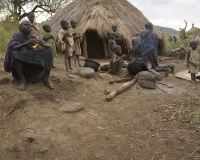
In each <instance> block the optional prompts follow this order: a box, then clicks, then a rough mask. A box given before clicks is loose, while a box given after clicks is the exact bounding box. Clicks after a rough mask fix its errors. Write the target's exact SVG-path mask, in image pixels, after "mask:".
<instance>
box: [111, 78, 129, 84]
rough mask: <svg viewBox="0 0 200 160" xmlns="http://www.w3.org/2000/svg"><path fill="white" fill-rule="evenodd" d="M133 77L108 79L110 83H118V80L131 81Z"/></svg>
mask: <svg viewBox="0 0 200 160" xmlns="http://www.w3.org/2000/svg"><path fill="white" fill-rule="evenodd" d="M132 79H133V78H120V79H114V80H111V81H109V83H110V84H113V83H120V82H128V81H131V80H132Z"/></svg>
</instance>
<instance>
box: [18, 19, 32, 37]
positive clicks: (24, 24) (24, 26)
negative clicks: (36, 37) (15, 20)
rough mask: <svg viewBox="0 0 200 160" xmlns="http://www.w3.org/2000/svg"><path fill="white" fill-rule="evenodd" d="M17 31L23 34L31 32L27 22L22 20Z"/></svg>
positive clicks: (29, 24) (30, 25)
mask: <svg viewBox="0 0 200 160" xmlns="http://www.w3.org/2000/svg"><path fill="white" fill-rule="evenodd" d="M19 31H20V32H22V33H25V34H30V33H31V31H32V24H31V22H30V21H29V20H24V21H22V22H21V23H20V26H19Z"/></svg>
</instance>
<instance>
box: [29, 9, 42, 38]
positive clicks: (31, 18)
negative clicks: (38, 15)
mask: <svg viewBox="0 0 200 160" xmlns="http://www.w3.org/2000/svg"><path fill="white" fill-rule="evenodd" d="M27 17H28V20H29V21H30V22H31V24H32V31H31V34H34V35H36V36H37V37H38V36H39V34H40V28H39V26H38V24H37V23H36V22H35V13H34V12H29V13H28V16H27Z"/></svg>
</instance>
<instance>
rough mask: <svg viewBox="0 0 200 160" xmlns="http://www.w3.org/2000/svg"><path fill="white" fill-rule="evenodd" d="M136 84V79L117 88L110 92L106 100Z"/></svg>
mask: <svg viewBox="0 0 200 160" xmlns="http://www.w3.org/2000/svg"><path fill="white" fill-rule="evenodd" d="M136 82H137V78H134V79H132V80H131V81H130V82H127V83H125V84H123V85H121V86H119V88H117V89H116V90H114V91H112V92H111V93H110V94H109V95H108V96H107V97H106V100H107V101H110V100H112V99H113V98H114V97H115V96H116V95H118V94H120V93H122V92H123V91H125V90H126V89H128V88H130V87H131V86H132V85H134V84H135V83H136Z"/></svg>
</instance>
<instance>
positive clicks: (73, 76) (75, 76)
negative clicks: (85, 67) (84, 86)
mask: <svg viewBox="0 0 200 160" xmlns="http://www.w3.org/2000/svg"><path fill="white" fill-rule="evenodd" d="M68 76H69V77H70V78H79V76H77V75H73V74H69V75H68Z"/></svg>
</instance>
